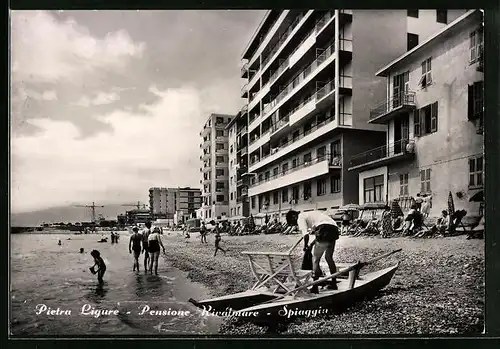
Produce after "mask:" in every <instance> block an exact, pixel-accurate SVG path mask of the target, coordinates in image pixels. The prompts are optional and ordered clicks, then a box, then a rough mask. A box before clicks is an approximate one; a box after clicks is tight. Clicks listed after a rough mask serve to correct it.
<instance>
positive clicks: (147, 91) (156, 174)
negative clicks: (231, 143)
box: [10, 10, 265, 213]
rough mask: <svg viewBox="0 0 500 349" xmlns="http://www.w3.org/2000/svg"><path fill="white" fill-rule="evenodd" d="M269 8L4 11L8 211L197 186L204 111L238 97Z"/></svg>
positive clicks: (230, 108) (223, 109) (123, 200)
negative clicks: (7, 27)
mask: <svg viewBox="0 0 500 349" xmlns="http://www.w3.org/2000/svg"><path fill="white" fill-rule="evenodd" d="M264 13H265V11H254V10H252V11H250V10H248V11H246V10H244V11H229V10H222V11H142V10H141V11H11V13H10V20H11V95H10V98H11V101H10V102H11V116H10V121H11V143H10V145H11V211H12V213H18V212H29V211H35V210H39V209H45V208H50V207H58V206H65V205H71V204H90V203H91V202H93V201H95V202H96V204H107V203H108V204H111V203H117V204H128V203H134V202H137V201H138V200H140V201H141V202H144V203H147V202H148V189H149V188H150V187H153V186H161V187H177V186H181V187H183V186H192V187H200V184H199V180H200V172H199V168H200V160H199V155H200V148H199V144H200V136H199V132H200V131H201V129H202V127H203V125H204V122H205V121H206V119H207V118H208V116H209V115H210V113H223V114H236V113H237V112H238V110H239V109H240V108H241V106H242V105H243V99H241V98H240V88H241V86H242V84H243V80H242V79H241V78H240V67H241V54H242V52H243V50H244V48H245V47H246V45H247V43H248V41H249V40H250V38H251V36H252V35H253V33H254V31H255V30H256V28H257V26H258V24H259V23H260V21H261V20H262V18H263V16H264Z"/></svg>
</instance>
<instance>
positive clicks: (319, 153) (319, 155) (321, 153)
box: [316, 146, 326, 161]
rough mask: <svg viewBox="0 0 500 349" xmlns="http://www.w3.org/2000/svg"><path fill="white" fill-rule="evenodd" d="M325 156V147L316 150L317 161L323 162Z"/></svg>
mask: <svg viewBox="0 0 500 349" xmlns="http://www.w3.org/2000/svg"><path fill="white" fill-rule="evenodd" d="M325 154H326V147H325V146H322V147H320V148H318V150H317V152H316V155H317V156H316V157H317V158H318V161H322V160H324V159H325Z"/></svg>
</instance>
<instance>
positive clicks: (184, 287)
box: [11, 232, 220, 336]
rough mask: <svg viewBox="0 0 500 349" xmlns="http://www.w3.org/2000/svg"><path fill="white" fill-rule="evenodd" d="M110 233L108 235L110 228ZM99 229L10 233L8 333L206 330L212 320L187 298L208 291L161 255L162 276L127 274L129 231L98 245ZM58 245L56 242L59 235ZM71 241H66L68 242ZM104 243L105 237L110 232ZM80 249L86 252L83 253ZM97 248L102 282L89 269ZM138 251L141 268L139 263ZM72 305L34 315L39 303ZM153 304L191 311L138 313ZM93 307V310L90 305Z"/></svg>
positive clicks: (212, 329) (212, 328)
mask: <svg viewBox="0 0 500 349" xmlns="http://www.w3.org/2000/svg"><path fill="white" fill-rule="evenodd" d="M107 234H109V233H107ZM100 238H101V234H92V235H74V234H71V233H64V234H50V235H49V234H46V235H44V234H16V235H12V239H11V251H12V252H11V278H12V283H11V333H12V334H13V335H14V336H15V335H23V336H26V335H72V336H73V335H84V334H104V335H108V334H109V335H115V334H155V335H158V334H167V335H172V334H208V333H216V332H217V329H218V326H219V324H220V322H219V320H218V319H217V318H213V317H205V316H202V315H201V313H200V311H198V310H197V309H196V308H195V307H194V306H192V305H191V304H190V303H188V302H187V300H188V299H189V298H190V297H192V298H195V299H203V298H205V297H207V296H208V293H207V290H206V289H204V288H202V287H201V286H200V285H197V284H193V283H191V282H190V281H189V280H187V279H186V277H185V273H182V272H180V271H178V270H177V269H175V268H172V267H169V266H168V265H167V264H166V262H165V261H164V260H163V259H162V257H160V263H159V268H158V273H159V276H154V275H145V273H144V270H143V269H141V271H140V273H136V272H132V266H133V262H132V256H131V255H130V254H129V252H128V240H129V234H128V233H123V232H122V233H121V238H120V241H119V243H118V244H111V243H110V242H108V243H97V241H98V240H99V239H100ZM59 239H60V240H61V242H62V246H58V245H57V242H58V240H59ZM68 239H70V240H68ZM108 241H110V238H109V236H108ZM81 247H83V248H84V249H85V253H83V254H80V253H79V250H80V248H81ZM92 249H97V250H99V251H100V252H101V256H102V257H103V259H104V261H105V262H106V265H107V270H106V274H105V276H104V285H102V286H99V285H98V283H97V277H96V275H93V274H91V273H90V271H89V269H88V268H89V267H91V266H92V265H93V264H94V261H93V258H92V257H91V256H90V251H91V250H92ZM142 259H143V255H141V268H143V260H142ZM40 304H44V305H45V306H46V307H47V308H49V307H50V308H52V309H57V308H59V309H60V310H71V315H48V314H47V313H46V312H44V313H42V314H37V313H36V309H37V305H40ZM146 305H147V306H149V307H150V309H151V310H165V311H169V309H170V311H190V315H188V316H174V315H171V314H166V315H163V316H161V315H149V314H146V315H139V313H140V311H141V310H142V309H143V307H144V306H146ZM83 306H86V307H88V308H95V309H101V310H103V309H109V310H114V309H117V310H118V311H119V314H118V315H108V316H105V315H101V316H99V317H97V318H96V317H94V316H92V315H82V314H81V309H82V307H83ZM89 312H90V311H89Z"/></svg>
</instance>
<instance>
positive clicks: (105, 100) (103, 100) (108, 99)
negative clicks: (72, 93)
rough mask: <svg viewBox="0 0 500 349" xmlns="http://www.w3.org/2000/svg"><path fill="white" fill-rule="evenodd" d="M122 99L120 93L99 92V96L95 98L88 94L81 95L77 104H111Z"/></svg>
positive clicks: (86, 105)
mask: <svg viewBox="0 0 500 349" xmlns="http://www.w3.org/2000/svg"><path fill="white" fill-rule="evenodd" d="M119 100H120V95H119V94H118V93H116V92H111V93H105V92H99V93H98V94H97V96H95V98H93V99H89V98H88V97H86V96H83V97H81V98H80V99H79V100H78V101H77V102H76V103H75V105H78V106H81V107H88V106H90V105H105V104H111V103H113V102H116V101H119Z"/></svg>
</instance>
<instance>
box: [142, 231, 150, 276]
mask: <svg viewBox="0 0 500 349" xmlns="http://www.w3.org/2000/svg"><path fill="white" fill-rule="evenodd" d="M145 225H146V228H144V230H143V231H142V252H143V253H144V271H145V272H146V273H147V272H148V266H149V263H150V260H149V249H148V238H149V234H151V222H146V224H145Z"/></svg>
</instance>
